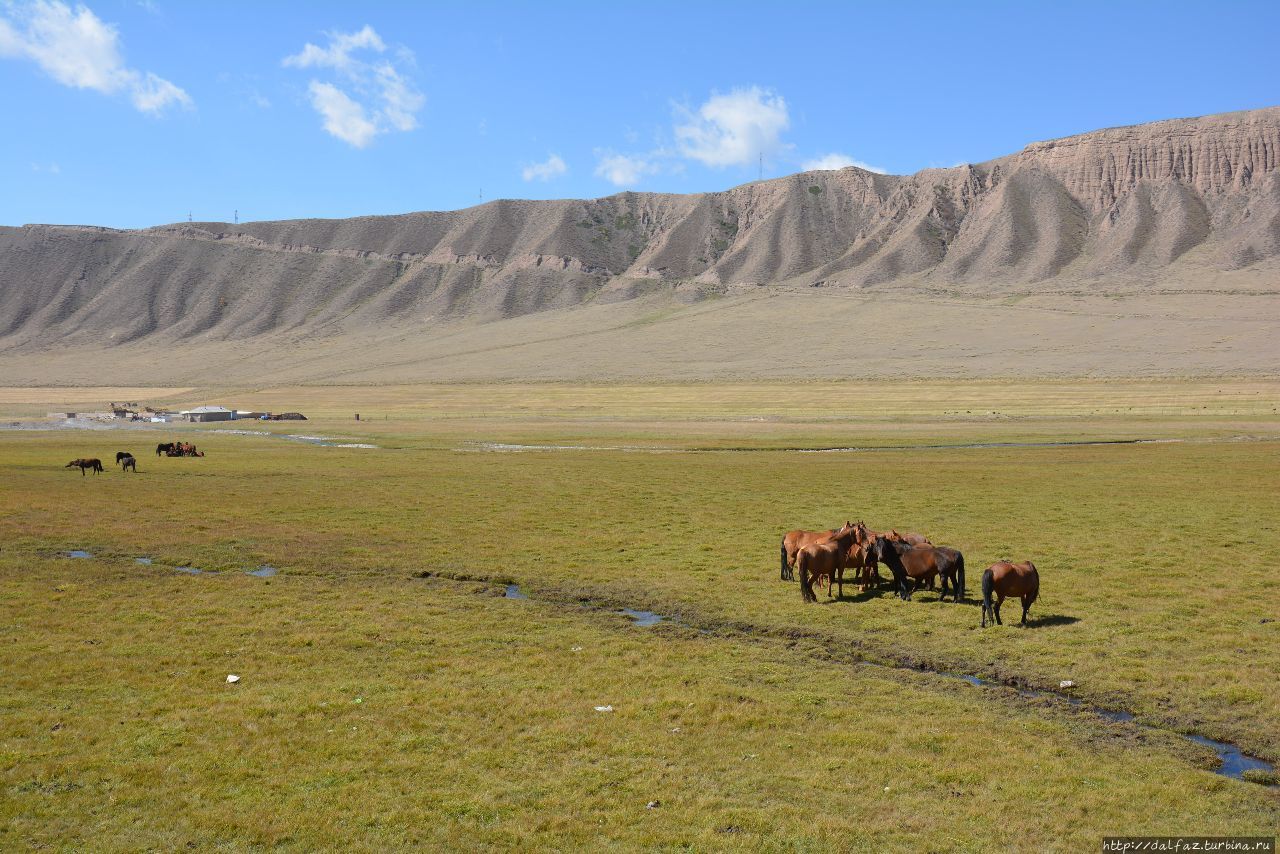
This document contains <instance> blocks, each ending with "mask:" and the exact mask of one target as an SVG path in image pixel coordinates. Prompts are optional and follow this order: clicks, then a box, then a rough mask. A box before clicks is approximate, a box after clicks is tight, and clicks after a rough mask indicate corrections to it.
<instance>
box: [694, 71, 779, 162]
mask: <svg viewBox="0 0 1280 854" xmlns="http://www.w3.org/2000/svg"><path fill="white" fill-rule="evenodd" d="M676 112H677V115H678V116H679V117H680V123H679V124H677V125H676V126H675V129H674V131H675V138H676V145H677V146H678V148H679V149H680V153H681V154H683V155H684V156H685V157H688V158H690V159H692V160H697V161H698V162H700V163H703V164H705V165H707V166H712V167H716V168H721V167H725V166H745V165H747V164H749V163H754V162H755V161H756V158H758V157H760V156H761V155H764V156H765V157H769V156H771V155H774V154H776V153H778V152H779V151H782V150H783V149H785V148H789V147H790V146H788V145H786V144H784V143H783V142H782V134H783V133H784V132H785V131H786V130H787V128H789V127H790V126H791V118H790V116H789V114H788V112H787V102H786V101H785V100H783V98H782V96H781V95H778V94H776V93H774V92H773V91H771V90H769V89H761V88H760V87H759V86H751V87H749V88H745V89H734V90H733V91H731V92H729V93H728V94H725V95H721V94H718V93H715V92H712V93H711V97H710V98H708V99H707V100H706V101H705V102H704V103H703V104H702V106H700V107H698V109H697V110H696V111H694V110H690V109H689V108H687V107H681V106H677V107H676Z"/></svg>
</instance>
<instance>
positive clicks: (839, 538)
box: [796, 522, 857, 602]
mask: <svg viewBox="0 0 1280 854" xmlns="http://www.w3.org/2000/svg"><path fill="white" fill-rule="evenodd" d="M856 532H857V527H856V526H855V525H854V524H853V523H852V522H845V523H844V527H843V528H841V529H840V530H838V531H836V532H835V533H834V534H832V535H831V537H830V538H829V539H826V540H823V541H822V542H820V543H811V544H810V545H807V546H805V547H804V548H802V549H800V551H799V552H797V553H796V569H797V570H799V572H800V598H801V599H803V600H804V601H805V602H817V601H818V597H817V596H815V595H814V593H813V582H814V581H817V582H819V583H821V581H822V579H823V578H824V577H825V578H826V579H827V596H828V597H830V596H831V584H832V582H833V581H834V580H835V579H836V578H838V577H840V576H841V575H842V574H843V573H844V565H845V561H846V560H847V559H848V557H849V547H850V546H851V545H853V540H854V537H855V536H857V534H856Z"/></svg>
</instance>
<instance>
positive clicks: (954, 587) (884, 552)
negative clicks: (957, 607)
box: [873, 537, 964, 602]
mask: <svg viewBox="0 0 1280 854" xmlns="http://www.w3.org/2000/svg"><path fill="white" fill-rule="evenodd" d="M873 549H874V551H875V555H876V558H877V559H878V560H879V561H880V562H881V563H883V564H884V565H885V566H887V567H889V571H890V572H892V573H893V581H894V585H895V586H896V587H897V588H898V595H899V596H901V597H902V598H903V599H905V600H906V601H908V602H909V601H911V593H912V592H913V591H915V590H917V589H919V588H920V587H923V586H924V585H926V584H928V583H930V582H931V581H932V580H933V579H935V578H937V577H939V576H941V577H942V593H941V594H939V597H938V598H939V599H940V600H941V599H944V598H946V595H947V582H950V583H951V594H952V599H953V600H954V601H956V602H961V601H963V600H964V555H962V554H961V553H960V552H959V551H957V550H956V549H950V548H947V547H945V546H918V547H915V548H912V547H911V546H908V545H907V544H906V543H895V542H893V541H892V540H890V539H889V538H888V537H877V538H876V540H875V544H874V546H873Z"/></svg>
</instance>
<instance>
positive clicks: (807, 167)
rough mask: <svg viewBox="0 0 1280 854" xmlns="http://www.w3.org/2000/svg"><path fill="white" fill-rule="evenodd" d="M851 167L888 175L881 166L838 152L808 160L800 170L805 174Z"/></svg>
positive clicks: (801, 165)
mask: <svg viewBox="0 0 1280 854" xmlns="http://www.w3.org/2000/svg"><path fill="white" fill-rule="evenodd" d="M850 166H857V167H858V168H859V169H865V170H866V171H868V172H875V173H876V174H879V175H884V174H887V173H886V172H885V170H884V169H881V168H880V167H879V166H872V165H870V164H869V163H863V162H862V161H861V160H854V159H853V158H852V157H850V156H849V155H847V154H841V153H839V152H837V151H833V152H831V153H830V154H824V155H822V156H821V157H815V158H813V159H812V160H806V161H804V162H803V163H801V164H800V168H801V169H802V170H804V171H805V172H817V171H821V170H825V169H847V168H848V167H850Z"/></svg>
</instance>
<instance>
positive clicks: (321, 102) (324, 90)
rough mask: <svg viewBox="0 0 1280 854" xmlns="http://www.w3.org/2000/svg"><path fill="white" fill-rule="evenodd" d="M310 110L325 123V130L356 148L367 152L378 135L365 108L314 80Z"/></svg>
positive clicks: (336, 89)
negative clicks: (318, 115)
mask: <svg viewBox="0 0 1280 854" xmlns="http://www.w3.org/2000/svg"><path fill="white" fill-rule="evenodd" d="M310 91H311V106H313V107H315V108H316V112H317V113H319V114H320V116H321V117H322V118H323V119H324V129H325V130H327V131H328V132H329V133H330V134H332V135H333V136H336V137H337V138H338V139H340V140H342V141H343V142H345V143H347V144H348V145H353V146H355V147H356V148H364V147H365V146H366V145H368V144H369V143H370V142H372V141H373V138H374V137H375V136H377V134H378V126H377V125H376V124H374V123H373V122H372V121H370V119H369V116H368V114H366V113H365V110H364V107H363V106H362V105H361V104H360V103H359V102H358V101H353V100H352V99H351V98H350V97H348V95H347V93H346V92H343V91H342V90H341V89H339V88H338V87H337V86H334V85H332V84H330V83H321V82H320V81H318V80H312V81H311V86H310Z"/></svg>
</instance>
